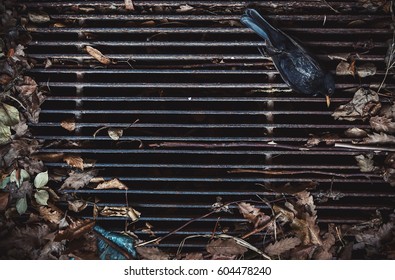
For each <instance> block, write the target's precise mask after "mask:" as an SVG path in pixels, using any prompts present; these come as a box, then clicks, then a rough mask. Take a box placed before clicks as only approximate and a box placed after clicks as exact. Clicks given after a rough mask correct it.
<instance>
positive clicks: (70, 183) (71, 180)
mask: <svg viewBox="0 0 395 280" xmlns="http://www.w3.org/2000/svg"><path fill="white" fill-rule="evenodd" d="M96 174H97V171H96V170H91V171H88V172H81V173H77V172H74V173H72V174H71V175H70V176H69V177H68V178H67V179H66V180H65V181H64V183H63V185H62V186H61V187H60V189H74V190H78V189H80V188H83V187H85V186H86V185H87V184H89V182H90V180H91V179H92V178H93V177H94V176H96Z"/></svg>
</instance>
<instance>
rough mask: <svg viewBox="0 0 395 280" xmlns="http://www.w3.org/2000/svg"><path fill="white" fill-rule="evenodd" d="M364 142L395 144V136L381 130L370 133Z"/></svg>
mask: <svg viewBox="0 0 395 280" xmlns="http://www.w3.org/2000/svg"><path fill="white" fill-rule="evenodd" d="M361 143H362V144H391V145H394V144H395V136H392V135H388V134H385V133H383V132H381V133H380V134H378V133H373V134H369V135H368V137H366V138H364V139H363V142H361Z"/></svg>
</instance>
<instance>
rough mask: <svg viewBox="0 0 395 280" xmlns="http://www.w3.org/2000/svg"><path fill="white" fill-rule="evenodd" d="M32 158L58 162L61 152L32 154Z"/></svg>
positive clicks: (61, 158) (61, 155)
mask: <svg viewBox="0 0 395 280" xmlns="http://www.w3.org/2000/svg"><path fill="white" fill-rule="evenodd" d="M32 158H34V159H38V160H42V161H46V162H59V161H61V160H63V158H64V154H63V153H42V154H34V155H32Z"/></svg>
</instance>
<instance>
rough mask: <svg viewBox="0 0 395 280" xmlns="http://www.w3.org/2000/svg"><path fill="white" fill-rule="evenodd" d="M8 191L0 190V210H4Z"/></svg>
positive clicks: (8, 195)
mask: <svg viewBox="0 0 395 280" xmlns="http://www.w3.org/2000/svg"><path fill="white" fill-rule="evenodd" d="M9 197H10V194H9V193H6V192H0V211H4V210H5V209H6V208H7V205H8V199H9Z"/></svg>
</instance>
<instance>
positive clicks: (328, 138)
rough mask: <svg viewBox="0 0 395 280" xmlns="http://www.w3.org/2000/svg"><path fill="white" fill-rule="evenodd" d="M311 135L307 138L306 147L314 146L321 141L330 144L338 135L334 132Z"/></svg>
mask: <svg viewBox="0 0 395 280" xmlns="http://www.w3.org/2000/svg"><path fill="white" fill-rule="evenodd" d="M310 136H311V137H310V138H309V140H307V143H306V146H307V147H314V146H317V145H319V144H320V143H321V142H325V144H326V145H328V146H332V145H334V144H335V143H336V142H337V141H338V140H339V138H340V137H339V135H337V134H334V133H324V134H322V135H321V136H315V135H310Z"/></svg>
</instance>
